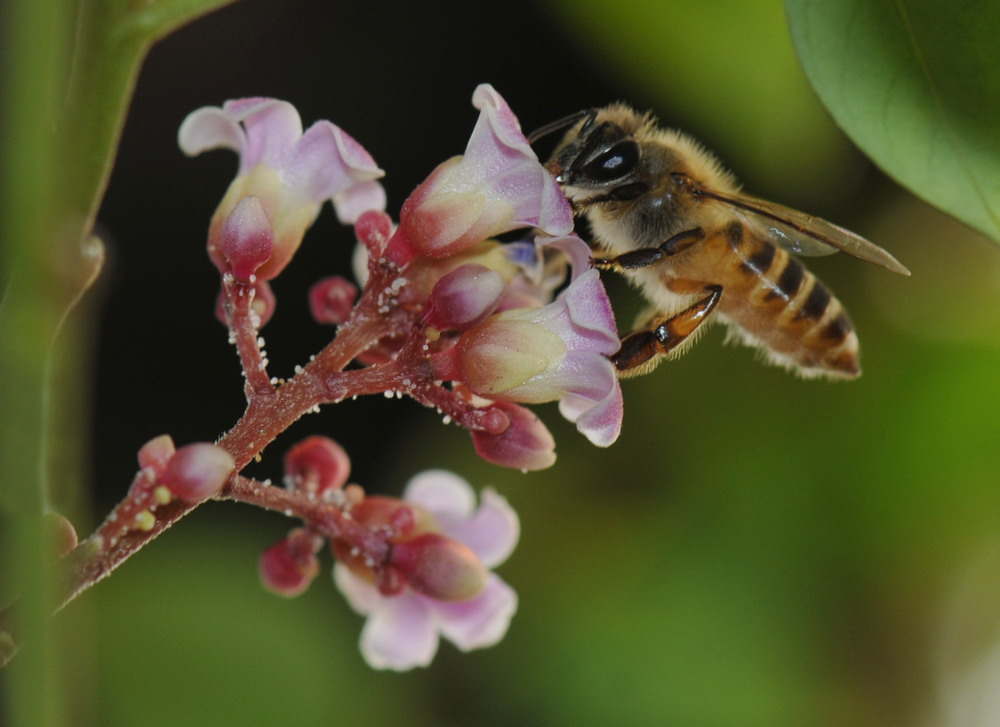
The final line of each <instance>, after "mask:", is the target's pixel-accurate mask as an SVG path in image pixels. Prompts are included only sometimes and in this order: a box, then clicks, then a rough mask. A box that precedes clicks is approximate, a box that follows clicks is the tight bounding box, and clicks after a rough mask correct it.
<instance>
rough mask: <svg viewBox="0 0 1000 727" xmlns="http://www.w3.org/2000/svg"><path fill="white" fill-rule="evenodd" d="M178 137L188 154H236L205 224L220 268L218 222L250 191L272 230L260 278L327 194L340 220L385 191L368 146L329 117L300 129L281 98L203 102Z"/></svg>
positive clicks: (287, 254)
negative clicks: (231, 175)
mask: <svg viewBox="0 0 1000 727" xmlns="http://www.w3.org/2000/svg"><path fill="white" fill-rule="evenodd" d="M178 143H179V144H180V147H181V149H182V150H183V151H184V153H186V154H188V155H190V156H194V155H195V154H200V153H201V152H203V151H205V150H207V149H216V148H219V147H223V148H227V149H232V150H234V151H236V152H237V153H238V154H239V155H240V166H239V170H238V173H237V176H236V179H235V180H233V182H232V184H230V186H229V190H228V191H227V192H226V195H225V197H224V198H223V200H222V202H221V203H220V204H219V207H218V209H217V210H216V212H215V215H214V217H213V218H212V224H211V227H210V229H209V241H208V250H209V255H210V256H211V258H212V261H213V262H214V263H215V265H216V267H218V268H219V269H220V270H222V271H225V270H226V260H225V257H224V255H223V253H222V250H221V241H220V239H221V235H222V226H223V225H224V224H225V221H226V219H227V218H228V217H229V215H230V214H231V213H232V212H233V211H234V210H235V209H236V207H237V205H238V204H239V203H240V201H241V200H242V199H244V198H245V197H248V196H250V195H253V196H256V197H257V198H258V199H259V200H260V204H261V206H262V208H263V211H264V213H265V214H266V216H267V219H268V220H270V223H271V226H272V228H273V233H274V250H273V253H272V254H271V255H270V259H268V260H267V262H265V263H264V264H263V265H262V266H261V267H260V268H259V269H258V270H257V272H256V274H257V277H258V278H260V279H264V280H267V279H270V278H273V277H274V276H276V275H277V274H278V273H279V272H281V270H282V268H284V266H285V265H286V264H287V263H288V261H289V260H290V259H291V257H292V255H293V254H294V253H295V251H296V250H297V249H298V246H299V243H300V242H301V241H302V236H303V235H304V234H305V231H306V229H307V228H308V227H309V226H310V225H311V224H312V223H313V221H314V220H315V219H316V216H317V215H318V214H319V210H320V207H321V206H322V204H323V202H325V201H326V200H327V199H329V200H332V201H333V205H334V208H335V209H336V211H337V216H338V218H339V219H340V220H341V222H344V223H353V222H354V220H355V219H357V217H358V215H360V214H361V213H362V212H364V211H365V210H368V209H384V208H385V192H384V191H383V190H382V186H381V185H380V184H379V183H378V182H376V181H374V180H376V179H378V178H379V177H381V176H382V174H383V172H382V170H381V169H379V168H378V167H377V166H376V165H375V162H374V160H373V159H372V158H371V156H370V155H369V154H368V152H367V151H365V150H364V148H363V147H362V146H361V145H360V144H358V143H357V142H356V141H355V140H354V139H352V138H351V137H350V136H348V135H347V134H346V133H345V132H344V131H342V130H341V129H340V128H338V127H337V126H334V125H333V124H331V123H330V122H329V121H317V122H316V123H315V124H313V125H312V126H311V127H310V128H309V129H308V130H306V131H305V133H303V131H302V122H301V120H300V119H299V114H298V112H297V111H296V110H295V108H294V107H293V106H292V105H291V104H289V103H286V102H284V101H278V100H275V99H267V98H246V99H240V100H237V101H227V102H226V103H225V104H223V106H222V108H218V107H215V106H205V107H203V108H200V109H198V110H196V111H193V112H192V113H190V114H189V115H188V117H187V118H186V119H185V120H184V123H182V124H181V128H180V130H179V132H178Z"/></svg>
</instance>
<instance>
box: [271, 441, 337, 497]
mask: <svg viewBox="0 0 1000 727" xmlns="http://www.w3.org/2000/svg"><path fill="white" fill-rule="evenodd" d="M350 473H351V460H350V458H349V457H348V456H347V452H345V451H344V448H343V447H341V446H340V445H339V444H337V443H336V442H334V441H333V440H332V439H330V438H328V437H321V436H318V435H316V436H312V437H307V438H306V439H303V440H302V441H301V442H299V443H298V444H296V445H295V446H294V447H292V448H291V449H290V450H288V453H287V454H286V455H285V482H286V484H287V485H288V488H289V489H293V490H299V491H302V492H308V493H310V494H312V495H314V496H317V497H322V496H324V495H326V494H328V493H330V492H332V491H333V490H336V489H337V488H340V487H343V486H344V483H345V482H347V477H348V475H350Z"/></svg>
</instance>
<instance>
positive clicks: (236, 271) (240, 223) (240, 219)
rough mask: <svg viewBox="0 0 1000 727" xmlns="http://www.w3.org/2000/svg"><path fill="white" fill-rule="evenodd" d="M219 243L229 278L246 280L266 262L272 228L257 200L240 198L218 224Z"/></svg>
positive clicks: (244, 281)
mask: <svg viewBox="0 0 1000 727" xmlns="http://www.w3.org/2000/svg"><path fill="white" fill-rule="evenodd" d="M221 237H222V239H221V241H220V246H221V247H222V254H223V255H225V257H226V260H227V261H228V262H229V268H230V270H231V271H232V273H233V277H234V278H236V279H237V280H239V281H240V282H243V283H248V282H250V278H251V277H252V276H253V274H254V271H256V270H257V268H259V267H260V266H261V265H263V264H264V263H265V262H267V260H268V258H270V257H271V253H272V252H273V251H274V231H273V230H272V229H271V221H270V220H268V218H267V214H266V213H265V212H264V207H263V205H261V203H260V199H259V198H258V197H256V196H254V195H250V196H248V197H244V198H243V199H242V200H240V202H239V204H237V205H236V207H235V208H234V209H233V211H232V212H230V213H229V216H228V217H226V221H225V222H224V223H223V225H222V235H221Z"/></svg>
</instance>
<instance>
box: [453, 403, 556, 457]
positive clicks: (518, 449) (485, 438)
mask: <svg viewBox="0 0 1000 727" xmlns="http://www.w3.org/2000/svg"><path fill="white" fill-rule="evenodd" d="M490 408H491V409H496V410H499V411H501V412H503V413H504V414H506V415H507V418H508V419H509V420H510V426H508V427H507V428H506V429H505V430H503V431H502V432H500V433H499V434H493V433H490V432H486V431H473V432H472V442H473V444H474V445H475V447H476V452H477V453H478V454H479V456H480V457H482V458H483V459H485V460H486V461H487V462H492V463H493V464H498V465H501V466H502V467H513V468H515V469H520V470H542V469H545V468H547V467H551V466H552V465H553V464H554V463H555V461H556V453H555V446H556V443H555V440H554V439H553V438H552V434H551V433H550V432H549V430H548V429H547V428H546V427H545V425H544V424H543V423H542V421H541V420H540V419H539V418H538V417H536V416H535V415H534V414H533V413H532V412H531V411H530V410H528V409H526V408H525V407H523V406H519V405H518V404H513V403H510V402H498V403H496V404H494V405H493V406H492V407H490Z"/></svg>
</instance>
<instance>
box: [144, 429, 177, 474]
mask: <svg viewBox="0 0 1000 727" xmlns="http://www.w3.org/2000/svg"><path fill="white" fill-rule="evenodd" d="M175 451H176V448H175V447H174V440H173V439H171V438H170V435H169V434H161V435H160V436H158V437H153V438H152V439H150V440H149V441H148V442H146V443H145V444H144V445H142V446H141V447H140V448H139V466H140V467H142V468H146V467H152V468H153V471H154V472H155V473H156V474H157V476H159V475H162V474H163V470H164V469H166V467H167V462H168V461H169V460H170V458H171V457H173V456H174V452H175Z"/></svg>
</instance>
